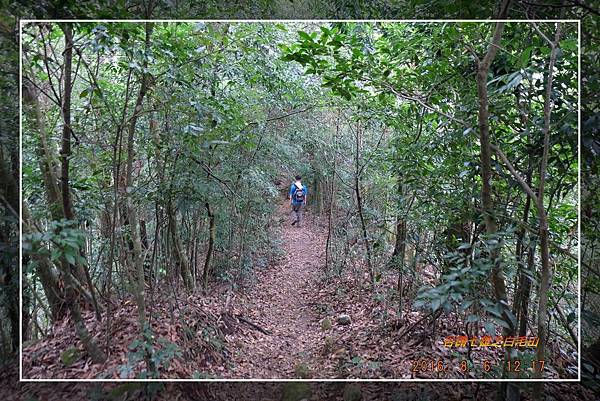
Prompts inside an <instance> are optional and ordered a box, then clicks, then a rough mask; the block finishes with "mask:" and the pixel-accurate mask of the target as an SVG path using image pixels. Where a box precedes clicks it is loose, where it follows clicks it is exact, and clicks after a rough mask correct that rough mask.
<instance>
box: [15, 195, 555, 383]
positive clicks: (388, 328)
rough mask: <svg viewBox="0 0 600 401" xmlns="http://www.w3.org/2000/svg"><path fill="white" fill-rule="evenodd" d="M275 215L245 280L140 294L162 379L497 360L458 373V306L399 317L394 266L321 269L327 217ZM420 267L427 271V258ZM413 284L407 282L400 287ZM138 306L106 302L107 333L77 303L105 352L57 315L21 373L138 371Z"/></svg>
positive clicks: (403, 372) (312, 374)
mask: <svg viewBox="0 0 600 401" xmlns="http://www.w3.org/2000/svg"><path fill="white" fill-rule="evenodd" d="M273 221H274V222H275V225H274V226H275V228H274V230H275V231H274V232H273V233H272V235H274V236H276V237H277V238H278V239H279V240H280V244H281V245H280V246H281V249H280V251H281V252H280V253H281V254H282V256H281V257H280V258H279V259H277V260H276V261H274V262H273V263H271V264H270V265H269V266H267V267H266V268H264V269H256V270H255V271H254V272H253V275H252V276H251V278H250V279H249V280H247V282H245V284H244V286H243V287H241V288H239V289H237V290H235V291H232V290H231V289H230V288H229V289H228V288H226V287H228V286H224V285H222V284H215V285H216V286H217V287H215V288H211V289H210V290H209V291H208V294H210V295H206V294H203V293H202V291H195V292H193V293H191V294H188V295H186V294H185V293H182V292H180V291H175V290H173V291H174V292H170V291H169V289H168V286H163V287H164V288H163V289H164V290H162V291H154V292H150V293H149V296H150V300H151V302H149V305H151V307H150V308H149V314H150V316H151V319H150V324H151V327H152V331H153V334H154V335H155V336H156V337H158V338H162V339H166V340H167V341H169V342H170V343H172V344H175V345H176V346H177V348H178V349H179V350H180V351H181V353H180V354H179V355H178V356H177V357H174V358H173V359H172V360H171V361H170V363H169V365H168V366H166V365H164V366H162V367H161V369H160V377H161V378H196V379H201V378H223V379H289V378H302V379H307V378H321V379H325V378H328V379H329V378H363V379H369V378H389V379H391V378H396V379H399V378H403V379H410V378H429V379H435V378H440V379H444V378H465V379H469V378H480V377H485V376H486V373H485V372H484V371H483V370H482V366H481V365H482V362H483V361H485V360H488V361H502V350H501V349H489V348H488V349H485V348H483V349H482V348H475V349H473V350H472V352H471V355H470V360H471V363H472V368H471V369H470V370H469V371H468V372H462V371H461V370H460V369H459V366H460V362H461V361H463V360H465V359H466V358H468V356H467V355H466V351H465V350H459V349H448V348H445V347H444V346H443V338H444V337H445V336H447V335H457V334H460V333H461V332H462V330H463V327H462V324H461V323H460V321H458V320H457V318H456V315H454V314H452V313H449V314H447V315H444V316H443V318H437V319H432V316H430V315H429V314H427V313H426V312H423V311H411V310H410V309H411V304H410V302H409V301H405V307H404V308H403V309H404V313H403V319H400V316H399V313H398V305H397V302H398V301H397V296H396V294H395V293H394V288H395V284H396V280H397V273H396V272H395V271H394V270H390V269H386V270H383V271H382V274H381V278H380V280H379V282H378V283H377V285H376V286H375V287H374V288H373V287H372V285H371V284H370V282H369V278H368V275H367V274H366V270H365V268H364V266H362V265H360V264H356V265H353V264H350V265H348V266H346V268H345V269H344V271H343V272H341V273H340V274H331V273H330V274H326V271H325V268H324V267H325V266H324V265H325V254H324V253H325V243H326V238H327V226H326V221H325V220H324V219H321V218H318V217H317V216H314V215H312V214H311V213H305V220H304V222H303V226H302V227H297V226H292V225H291V224H290V223H291V216H290V207H289V204H288V203H287V202H282V203H281V204H279V205H278V207H277V209H276V212H275V214H274V216H273ZM355 246H357V247H360V246H362V245H360V244H357V245H355ZM355 251H357V252H359V251H360V250H358V249H356V250H355ZM421 275H422V280H434V275H430V276H431V278H428V277H429V276H428V272H427V269H426V268H423V269H422V270H421ZM411 291H413V290H411ZM412 295H414V292H410V291H409V292H408V293H407V294H406V297H407V298H410V297H411V296H412ZM136 310H137V309H136V306H135V302H134V301H133V300H130V299H126V300H124V301H123V302H120V303H119V304H116V303H114V308H113V312H112V313H111V323H110V334H107V320H106V318H105V316H104V317H103V319H101V320H97V319H95V317H94V313H93V312H92V311H89V310H88V311H86V312H85V314H84V318H85V321H86V325H87V327H88V328H89V329H90V332H92V333H95V336H94V337H95V338H96V339H97V340H98V341H100V342H101V343H102V344H106V346H107V347H108V348H107V349H108V351H109V353H110V355H111V357H110V358H109V360H108V361H107V362H106V363H104V364H92V363H91V361H90V360H89V358H88V357H87V355H86V354H85V351H84V350H83V347H82V345H81V342H80V341H79V340H78V338H77V337H76V335H75V333H74V332H73V330H72V325H71V324H70V323H69V319H64V320H63V321H61V322H58V323H57V324H55V325H54V327H53V329H52V332H51V333H49V335H48V336H47V338H45V339H43V340H40V341H37V342H34V343H30V344H27V345H26V346H25V347H24V349H23V377H25V378H42V379H43V378H57V379H58V378H62V379H66V378H134V377H136V376H137V374H138V372H139V371H141V370H143V369H144V364H143V361H138V362H135V363H133V365H132V363H131V362H130V358H131V355H132V350H133V348H132V347H131V346H132V344H134V343H135V342H136V341H139V340H137V339H138V338H139V327H138V324H137V313H136ZM342 315H347V316H346V320H347V321H345V322H344V321H343V319H341V317H342ZM348 318H349V319H348ZM159 349H160V346H158V348H157V349H155V352H158V350H159ZM65 350H74V351H75V353H74V354H75V357H74V360H73V361H72V362H69V364H66V363H65V362H64V360H63V356H64V355H63V353H64V351H65ZM440 360H441V361H443V363H444V365H445V366H446V367H447V369H446V370H444V371H435V370H432V369H431V368H430V363H431V361H435V362H436V363H437V361H440ZM128 361H129V362H128ZM494 365H497V366H492V371H490V372H489V374H490V375H491V374H493V373H494V370H496V372H495V374H499V372H498V370H499V369H500V368H501V366H500V365H498V364H497V363H496V364H494ZM556 376H558V374H556Z"/></svg>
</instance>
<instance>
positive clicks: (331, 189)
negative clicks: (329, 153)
mask: <svg viewBox="0 0 600 401" xmlns="http://www.w3.org/2000/svg"><path fill="white" fill-rule="evenodd" d="M339 132H340V115H339V113H338V116H337V119H336V125H335V134H334V137H333V165H332V168H331V181H330V185H329V210H328V213H327V241H326V243H325V271H326V272H328V271H329V259H330V257H331V250H330V248H331V230H332V227H333V204H334V201H335V174H336V168H337V138H338V135H339Z"/></svg>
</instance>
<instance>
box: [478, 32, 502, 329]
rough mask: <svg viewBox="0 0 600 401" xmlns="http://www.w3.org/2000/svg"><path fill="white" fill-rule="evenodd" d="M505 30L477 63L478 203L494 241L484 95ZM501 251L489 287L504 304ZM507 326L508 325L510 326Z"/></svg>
mask: <svg viewBox="0 0 600 401" xmlns="http://www.w3.org/2000/svg"><path fill="white" fill-rule="evenodd" d="M503 30H504V22H497V23H496V29H495V31H494V37H493V39H492V44H491V45H490V47H489V48H488V51H487V54H486V55H485V57H484V58H483V60H479V61H478V69H477V94H478V97H479V113H478V120H479V124H478V125H479V140H480V143H481V152H480V159H481V180H482V188H481V203H482V206H483V218H484V221H485V228H486V233H487V235H488V237H490V238H491V237H494V236H495V235H496V232H497V231H498V226H497V225H496V221H495V218H494V204H493V200H492V187H491V176H492V167H491V161H492V156H491V153H492V152H491V142H490V126H489V110H488V92H487V76H488V71H489V68H490V65H491V63H492V61H493V60H494V58H495V57H496V53H497V51H498V45H499V44H500V39H501V37H502V31H503ZM499 255H500V250H499V248H498V247H496V248H494V249H492V250H491V251H490V259H491V261H492V265H493V267H492V277H491V279H492V285H493V288H494V295H495V297H496V301H497V302H505V301H506V284H505V281H504V274H503V272H502V270H501V267H500V259H499ZM509 324H510V323H509Z"/></svg>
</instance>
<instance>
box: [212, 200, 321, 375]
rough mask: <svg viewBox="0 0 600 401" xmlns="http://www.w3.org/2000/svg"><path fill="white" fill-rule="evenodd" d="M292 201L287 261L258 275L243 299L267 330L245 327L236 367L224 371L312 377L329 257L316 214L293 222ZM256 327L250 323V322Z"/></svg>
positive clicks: (284, 210) (285, 213)
mask: <svg viewBox="0 0 600 401" xmlns="http://www.w3.org/2000/svg"><path fill="white" fill-rule="evenodd" d="M289 210H290V209H289V205H288V204H287V203H285V204H282V205H280V206H279V209H278V211H277V214H278V215H277V217H278V218H279V221H280V222H281V227H280V228H279V230H280V235H281V240H282V242H283V243H282V247H283V249H284V251H285V256H284V258H283V260H282V261H281V262H280V263H279V264H278V265H277V266H274V267H271V268H269V269H267V270H265V271H263V272H261V273H259V274H258V276H257V283H256V285H254V286H253V287H252V288H251V289H250V290H249V291H247V292H246V293H245V294H244V296H243V298H241V299H238V300H237V301H236V303H237V304H238V305H239V304H241V309H242V310H243V316H244V317H245V318H247V319H248V320H250V321H251V322H252V323H255V324H257V325H258V326H260V327H261V328H263V329H265V330H267V331H268V332H269V333H270V334H265V333H262V332H260V331H259V330H256V329H249V330H245V335H244V336H237V337H236V338H235V339H233V344H232V345H234V347H232V348H234V349H235V350H236V351H234V354H233V355H232V361H231V362H232V364H231V365H230V366H231V369H230V370H228V371H227V372H226V373H224V374H223V376H225V377H235V378H265V379H267V378H290V377H296V378H298V377H302V376H310V375H311V372H313V371H315V370H316V371H317V374H318V375H319V376H320V377H324V376H325V372H322V371H321V370H322V369H320V368H319V367H316V366H313V364H314V363H315V361H316V360H317V359H318V358H316V356H317V354H316V353H318V352H319V347H320V346H321V345H322V344H321V343H322V339H321V338H322V331H321V328H320V318H319V317H318V316H317V313H316V310H315V307H314V301H315V300H314V294H315V289H316V288H317V284H318V280H319V277H320V273H319V269H322V265H323V261H324V258H325V254H324V252H325V238H326V233H325V232H324V231H323V229H322V228H321V227H320V226H319V225H318V224H316V222H315V220H314V219H312V218H311V216H310V215H306V214H305V220H304V221H303V225H302V227H296V226H291V224H290V222H291V217H290V214H289V213H290V212H289ZM248 327H249V328H250V326H248Z"/></svg>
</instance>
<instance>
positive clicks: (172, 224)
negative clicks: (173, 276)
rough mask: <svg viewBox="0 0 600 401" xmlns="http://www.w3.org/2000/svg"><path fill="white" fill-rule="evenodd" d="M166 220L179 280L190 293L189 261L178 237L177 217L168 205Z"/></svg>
mask: <svg viewBox="0 0 600 401" xmlns="http://www.w3.org/2000/svg"><path fill="white" fill-rule="evenodd" d="M168 218H169V234H170V236H171V245H172V247H173V248H172V249H173V253H174V256H175V259H176V261H177V265H178V266H179V272H180V274H181V278H182V280H183V284H184V285H185V288H186V289H187V290H188V291H192V290H193V289H194V279H193V277H192V272H191V270H190V264H189V261H188V259H187V257H186V255H185V252H184V250H183V244H182V243H181V237H180V235H179V227H178V225H177V215H176V213H175V210H174V209H173V208H172V206H171V205H170V204H169V210H168Z"/></svg>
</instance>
